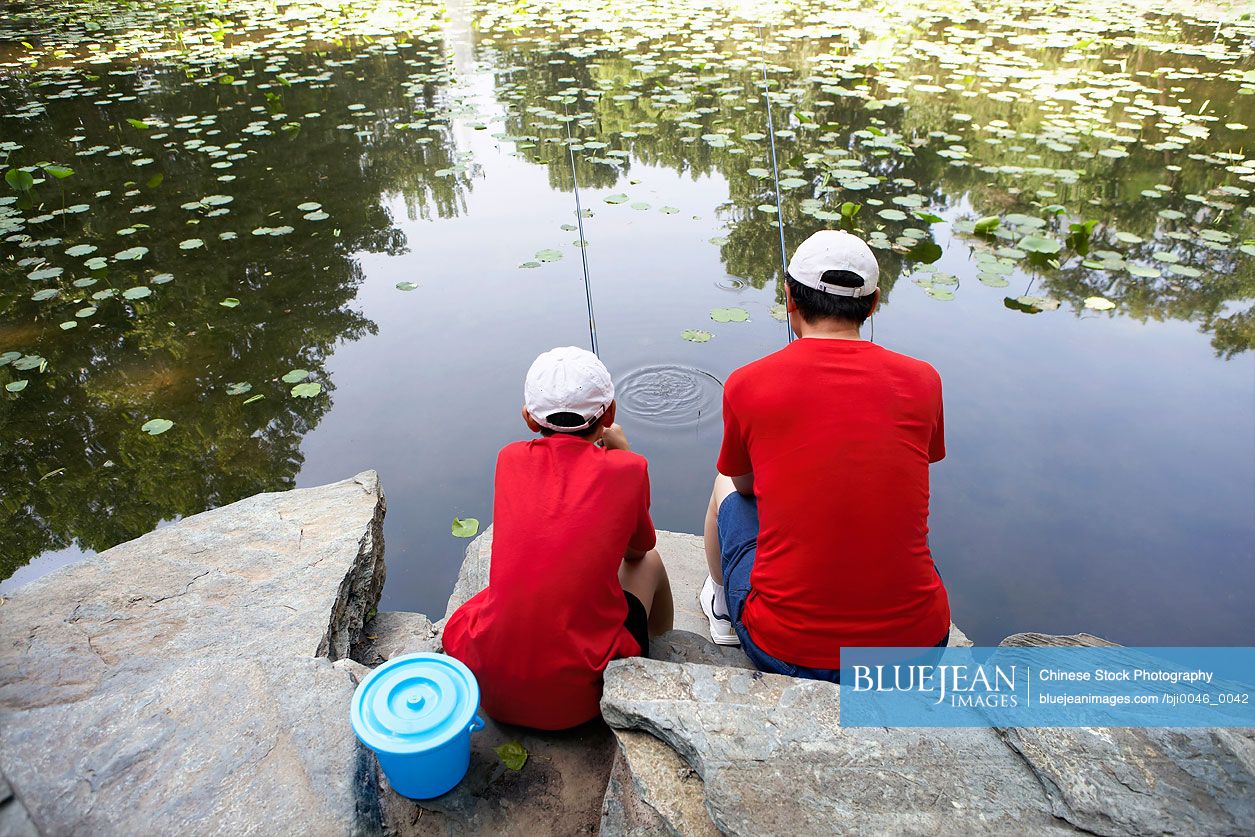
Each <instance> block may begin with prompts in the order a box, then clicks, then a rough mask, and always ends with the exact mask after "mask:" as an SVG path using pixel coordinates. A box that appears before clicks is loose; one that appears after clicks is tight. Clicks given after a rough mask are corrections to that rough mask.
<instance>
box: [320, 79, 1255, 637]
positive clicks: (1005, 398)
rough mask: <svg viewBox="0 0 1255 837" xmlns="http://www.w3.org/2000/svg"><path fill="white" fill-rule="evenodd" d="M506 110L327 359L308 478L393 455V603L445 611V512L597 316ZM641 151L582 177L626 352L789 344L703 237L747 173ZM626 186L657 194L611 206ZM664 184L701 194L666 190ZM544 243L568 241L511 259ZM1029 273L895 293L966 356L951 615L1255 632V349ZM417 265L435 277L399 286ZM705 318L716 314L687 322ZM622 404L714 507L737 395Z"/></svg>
mask: <svg viewBox="0 0 1255 837" xmlns="http://www.w3.org/2000/svg"><path fill="white" fill-rule="evenodd" d="M477 82H479V83H476V84H475V89H476V92H478V93H480V94H481V101H483V102H488V101H490V95H489V94H490V90H489V89H488V88H487V87H486V86H485V85H484V84H483V79H482V78H481V79H478V80H477ZM494 130H497V127H496V126H494V127H492V128H490V129H489V130H488V131H470V130H466V129H460V130H459V132H458V137H459V141H460V143H461V144H462V145H463V146H464V147H467V148H470V149H471V150H473V151H474V152H475V157H476V161H477V162H478V163H479V164H480V165H482V166H483V173H484V176H483V177H481V178H480V179H477V180H476V182H475V185H474V189H473V191H471V192H470V193H469V195H468V213H467V214H466V215H465V216H464V217H461V218H458V219H454V220H447V221H416V222H407V221H404V220H403V219H404V217H405V215H404V212H403V210H402V207H401V206H400V205H395V206H393V207H392V210H393V213H394V217H396V218H398V219H401V220H400V221H399V223H400V225H401V226H402V228H403V229H404V231H405V233H406V235H407V237H408V239H409V242H410V249H411V252H410V253H409V254H408V255H405V256H400V257H395V258H389V257H385V256H381V255H366V256H363V264H364V267H365V271H366V275H367V280H366V282H365V284H364V286H363V288H362V291H361V293H360V295H359V297H358V302H359V304H360V305H361V306H362V307H363V309H364V312H365V314H366V315H367V316H368V317H370V318H371V319H372V320H374V321H375V322H377V323H378V324H379V329H380V330H379V334H378V336H376V337H369V338H365V339H363V340H361V341H359V342H356V343H351V344H347V345H345V346H343V347H341V348H340V350H339V351H338V352H337V354H336V355H335V357H334V358H333V359H332V361H331V363H330V365H329V371H330V372H331V373H332V375H334V379H335V381H336V387H337V388H336V392H335V406H334V409H333V410H332V411H331V413H330V414H329V415H328V416H327V417H326V418H325V419H324V420H323V421H322V423H321V424H320V425H319V426H318V428H317V429H316V430H315V431H314V432H312V433H310V434H309V435H308V436H307V437H306V439H305V444H304V451H305V454H306V457H307V459H306V466H305V470H304V471H303V472H302V475H301V478H300V484H301V485H313V484H317V483H321V482H326V481H330V480H334V479H340V478H343V477H344V476H346V475H348V474H351V473H353V472H355V471H357V470H360V469H362V468H367V467H375V468H378V469H379V470H380V472H381V474H382V478H383V485H384V487H385V489H386V491H387V492H388V497H389V508H390V510H389V515H388V524H387V531H386V537H387V539H388V543H389V547H388V558H389V560H388V566H389V582H388V586H387V589H386V591H385V594H384V602H383V604H382V607H384V608H385V609H389V608H390V609H421V610H425V611H428V612H436V613H439V612H440V611H441V610H442V608H443V603H444V599H445V597H446V595H447V593H448V591H449V589H450V588H451V586H452V582H453V579H454V576H455V574H456V571H457V567H458V564H459V562H460V557H461V550H462V547H463V546H464V545H465V542H463V541H459V540H456V539H454V538H452V537H451V536H450V535H449V524H450V521H451V519H452V517H453V516H454V515H455V514H456V515H461V516H476V517H479V518H480V520H481V521H482V522H483V523H484V524H485V525H486V524H487V523H488V522H489V520H490V518H491V496H490V492H491V482H492V472H493V464H494V460H495V452H496V450H497V449H498V448H499V447H500V446H501V445H503V444H504V443H506V442H508V441H511V440H513V439H518V438H523V437H524V435H525V432H526V431H525V430H524V428H523V426H522V423H521V421H520V420H519V417H518V409H519V402H520V400H521V387H522V378H523V374H524V372H525V370H526V368H527V366H528V364H529V363H530V362H531V360H532V359H533V358H534V357H535V355H536V354H537V353H539V352H541V351H543V350H545V349H548V348H550V347H552V346H554V345H560V344H575V345H587V342H588V333H587V327H586V314H585V300H584V292H583V284H582V279H581V272H580V264H579V258H578V251H577V250H576V249H575V248H573V247H570V246H569V244H570V242H571V241H573V240H574V239H575V238H576V237H577V234H576V233H574V232H564V231H562V230H560V229H559V226H560V225H561V224H564V223H570V222H571V221H572V219H573V215H572V212H573V199H572V196H571V195H570V194H561V193H556V192H553V191H551V190H550V189H549V187H548V183H547V177H546V172H545V169H544V168H542V167H540V166H536V165H533V164H529V163H525V162H523V161H521V160H518V159H516V158H513V157H509V156H506V154H505V153H503V151H499V150H497V149H496V148H495V146H496V142H495V141H494V140H493V139H492V137H491V136H490V134H491V133H492V132H493V131H494ZM505 150H508V147H507V148H506V149H505ZM631 176H632V177H633V178H638V179H640V180H641V183H640V184H639V185H636V186H631V185H629V184H627V183H626V182H620V183H619V184H618V185H617V186H615V187H614V188H613V189H609V190H600V191H597V190H587V191H585V192H583V193H582V195H583V198H584V202H585V205H586V206H588V207H591V208H592V209H593V211H594V212H595V217H593V218H592V219H589V220H588V222H587V229H586V234H587V237H588V239H589V240H590V242H591V244H590V246H589V250H588V254H589V264H590V270H591V273H592V277H593V280H592V282H593V293H594V299H595V304H596V313H597V322H598V333H599V339H600V343H601V349H602V355H603V358H604V359H605V360H606V362H607V364H608V365H609V367H610V369H611V371H612V372H614V373H615V375H616V377H617V378H621V377H622V376H623V375H624V374H625V373H626V372H628V371H630V370H633V369H637V368H639V367H641V366H646V365H655V364H664V363H667V364H683V365H690V366H696V367H700V368H701V369H703V370H706V371H709V372H710V373H713V374H714V375H716V376H718V377H720V378H723V377H725V376H726V375H727V373H728V372H730V371H731V370H732V369H734V368H736V367H737V366H739V365H741V364H743V363H745V362H747V361H749V360H752V359H754V358H756V357H758V356H761V355H762V354H764V353H766V352H770V351H773V350H775V349H776V348H779V347H780V346H781V345H782V344H783V341H784V326H783V324H781V323H779V322H777V321H775V320H773V319H772V318H771V317H770V316H769V314H768V306H769V305H770V304H771V302H772V301H773V300H772V295H771V291H770V290H764V291H756V290H753V289H747V290H743V291H725V290H721V289H719V288H718V287H716V283H717V282H719V281H721V280H724V279H725V278H726V274H725V272H724V269H723V266H722V263H721V261H720V256H719V249H718V247H716V246H715V245H711V244H709V243H708V239H709V238H711V237H712V236H715V235H720V234H722V233H723V232H724V230H723V229H722V228H721V226H720V223H719V222H718V220H717V219H716V217H715V214H714V212H713V208H714V207H715V206H717V205H718V204H719V203H720V202H722V201H723V200H724V199H726V195H727V191H726V190H727V187H726V184H725V183H723V182H722V181H721V180H720V179H718V178H702V179H698V180H692V179H689V178H680V177H677V176H676V175H675V174H674V173H672V172H670V171H667V170H664V169H652V168H648V167H642V166H640V165H634V166H633V168H632V171H631ZM614 191H624V192H627V193H628V194H629V195H630V196H631V198H632V200H633V201H637V200H643V201H647V202H649V203H650V204H651V205H652V207H653V208H652V209H651V210H649V211H644V212H642V211H635V210H632V209H630V208H629V207H628V206H626V205H622V206H608V205H606V204H605V203H604V202H603V201H602V198H603V197H604V196H605V195H606V194H610V193H611V192H614ZM664 204H670V205H673V206H676V207H679V208H680V210H681V212H680V213H678V214H675V215H670V216H667V215H662V214H661V213H659V212H658V211H657V207H659V206H662V205H664ZM694 215H697V216H699V217H700V219H699V220H693V218H692V216H694ZM938 240H939V241H940V242H941V243H943V244H945V243H946V239H945V237H944V235H939V237H938ZM549 247H554V248H557V249H560V250H562V251H563V252H564V254H565V257H564V258H563V259H562V261H560V262H558V263H556V264H551V265H546V266H544V267H541V268H539V269H535V270H520V269H517V268H516V267H515V266H516V265H517V264H518V263H520V262H522V261H526V260H528V259H530V258H531V257H532V255H533V254H534V253H535V252H536V251H537V250H540V249H543V248H549ZM962 253H964V248H962V247H954V248H951V249H950V250H949V251H948V252H947V255H946V256H945V257H944V258H943V260H942V261H941V262H939V263H938V265H937V267H938V269H939V270H942V271H948V272H952V273H955V274H957V275H960V276H971V275H972V272H971V270H970V268H968V267H966V266H965V265H964V264H962V261H963V260H964V259H965V258H966V256H965V255H960V254H962ZM1009 278H1010V279H1011V280H1012V285H1011V287H1010V288H1008V289H1006V290H1003V289H994V288H988V287H985V286H983V285H980V284H978V283H976V282H974V281H971V280H969V281H966V282H965V283H964V284H963V286H962V287H961V288H959V289H958V293H957V299H956V300H955V301H953V302H939V301H936V300H933V299H931V298H929V297H927V296H926V295H925V294H924V293H923V291H922V290H921V289H919V288H916V287H914V286H913V285H911V284H910V283H909V282H908V281H905V280H903V281H901V282H899V284H898V286H897V287H896V289H895V291H894V293H893V294H892V299H891V303H890V305H889V306H888V307H887V308H885V309H884V310H883V311H882V313H881V314H880V315H879V316H878V317H877V319H876V338H877V340H878V341H879V342H881V343H883V344H885V345H886V346H888V347H890V348H893V349H896V350H899V351H903V352H906V353H908V354H912V355H915V356H917V357H922V358H925V359H927V360H929V361H930V362H931V363H933V364H934V365H935V366H936V367H937V369H938V370H939V371H940V372H941V374H942V378H943V380H944V382H945V387H946V404H947V430H948V437H949V438H948V443H949V457H948V459H947V460H946V461H945V462H943V463H941V464H940V465H938V466H936V467H935V469H934V475H933V480H934V500H933V518H932V530H933V545H934V549H935V552H936V557H937V561H938V565H939V567H940V568H941V572H942V574H943V575H944V576H945V578H946V581H947V583H948V586H949V587H950V590H951V596H952V603H953V610H954V616H955V619H956V621H957V622H958V623H959V624H960V625H961V626H962V627H963V628H964V629H965V630H967V631H968V632H969V633H970V634H971V635H972V636H973V637H974V638H976V639H977V640H979V641H982V642H996V641H997V640H998V639H1000V638H1002V637H1003V636H1004V635H1006V634H1008V633H1011V632H1013V631H1017V630H1034V629H1037V630H1047V631H1052V632H1073V631H1088V632H1093V633H1097V634H1101V635H1105V636H1108V637H1110V638H1112V639H1115V640H1118V641H1122V642H1125V643H1130V644H1138V643H1140V644H1152V643H1164V644H1172V643H1199V644H1206V643H1217V644H1223V643H1236V642H1246V641H1249V638H1250V636H1251V633H1252V630H1253V629H1255V617H1253V616H1252V615H1251V610H1250V608H1249V606H1248V604H1247V602H1246V601H1245V600H1246V599H1247V598H1248V597H1249V593H1250V592H1251V591H1252V590H1255V563H1253V562H1252V560H1251V559H1252V557H1253V556H1252V554H1251V553H1252V549H1253V548H1255V520H1253V516H1252V509H1253V508H1255V481H1253V480H1252V464H1255V375H1253V374H1252V372H1253V371H1255V358H1252V356H1251V355H1249V354H1248V355H1243V356H1240V357H1238V358H1237V359H1235V360H1232V361H1229V362H1223V361H1220V360H1217V359H1216V358H1215V356H1214V354H1213V351H1212V349H1211V347H1210V346H1209V344H1208V339H1207V337H1205V336H1203V335H1200V334H1199V333H1197V331H1196V329H1195V326H1193V325H1191V324H1187V323H1179V322H1172V323H1153V322H1152V323H1147V324H1140V323H1136V322H1132V321H1129V320H1127V319H1124V318H1122V317H1120V316H1118V315H1117V316H1114V317H1111V316H1107V315H1087V316H1085V317H1083V318H1079V319H1078V318H1077V317H1075V316H1074V315H1073V314H1072V313H1071V312H1068V311H1058V312H1051V313H1044V314H1040V315H1037V316H1027V315H1023V314H1018V313H1015V312H1011V311H1008V310H1006V309H1005V308H1004V307H1003V306H1002V297H1003V296H1004V294H1006V293H1010V292H1012V291H1014V292H1015V293H1020V292H1022V291H1021V290H1020V289H1021V288H1022V287H1023V281H1022V277H1020V276H1013V277H1009ZM400 281H415V282H418V283H419V284H420V286H421V287H420V288H419V289H418V290H415V291H413V292H410V293H403V292H401V291H398V290H396V289H395V288H394V285H395V284H396V283H397V282H400ZM723 305H741V306H743V307H745V308H746V309H747V310H748V311H749V312H750V315H751V322H749V323H740V324H738V323H731V324H716V323H712V322H711V321H710V319H709V311H710V309H711V308H712V307H717V306H723ZM687 328H704V329H707V330H709V331H712V332H714V334H715V337H714V339H713V340H712V341H711V342H709V343H707V344H692V343H687V342H685V341H683V340H681V339H680V337H679V335H680V332H681V331H683V330H684V329H687ZM626 429H627V432H628V435H629V437H630V438H631V440H632V442H633V444H634V447H635V448H636V449H637V450H638V451H639V452H641V453H643V454H645V455H646V456H648V457H649V458H650V462H651V475H652V479H653V492H654V513H655V519H656V522H657V524H658V525H659V526H660V527H664V528H669V529H678V530H681V531H690V532H695V531H698V530H699V528H700V525H701V515H702V511H703V509H704V504H705V498H706V494H707V492H708V490H709V489H708V486H709V481H710V478H711V475H712V473H713V463H714V458H715V453H716V450H717V447H718V441H719V430H720V428H719V426H718V423H717V421H713V420H706V421H703V422H702V423H700V424H699V425H697V426H695V427H694V426H692V425H688V426H686V427H684V428H683V429H681V430H675V431H668V430H666V429H665V428H660V427H656V426H651V425H646V424H643V423H640V422H638V423H637V424H636V425H633V424H632V423H630V420H629V421H628V423H627V424H626ZM816 513H819V514H822V508H820V507H817V509H816ZM665 557H666V556H664V558H665Z"/></svg>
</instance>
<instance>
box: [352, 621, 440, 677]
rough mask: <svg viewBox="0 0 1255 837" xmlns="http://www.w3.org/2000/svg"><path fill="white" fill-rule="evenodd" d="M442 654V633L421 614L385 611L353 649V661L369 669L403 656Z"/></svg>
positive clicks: (364, 631)
mask: <svg viewBox="0 0 1255 837" xmlns="http://www.w3.org/2000/svg"><path fill="white" fill-rule="evenodd" d="M439 650H440V632H439V631H438V630H437V629H436V628H435V626H433V625H432V624H431V620H430V619H428V618H427V617H426V616H424V615H423V614H421V613H409V612H406V611H395V610H385V611H382V612H381V613H378V614H376V615H375V618H374V619H371V620H370V622H368V623H367V624H366V627H365V628H364V629H363V631H362V641H361V643H360V644H359V645H358V646H355V647H354V649H353V659H355V660H357V661H358V662H360V663H363V664H365V665H368V666H372V667H373V666H377V665H379V664H380V663H382V662H384V661H385V660H391V659H392V658H393V657H400V656H401V655H403V654H417V653H419V652H422V651H439Z"/></svg>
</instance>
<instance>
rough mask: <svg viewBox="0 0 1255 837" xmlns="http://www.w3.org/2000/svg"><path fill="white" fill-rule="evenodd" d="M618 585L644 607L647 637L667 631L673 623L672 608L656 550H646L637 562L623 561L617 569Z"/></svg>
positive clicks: (669, 589)
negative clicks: (646, 616)
mask: <svg viewBox="0 0 1255 837" xmlns="http://www.w3.org/2000/svg"><path fill="white" fill-rule="evenodd" d="M619 585H620V586H621V587H623V589H624V590H626V591H628V592H629V593H631V594H632V595H633V596H635V597H636V598H637V599H639V600H640V602H641V604H643V605H644V606H645V613H647V614H648V615H649V635H650V636H658V635H659V634H663V633H666V632H667V631H669V630H671V628H672V627H673V625H674V623H675V605H674V603H673V602H672V600H671V582H670V580H668V578H667V568H666V567H664V566H663V564H662V556H661V555H659V554H658V550H656V549H651V550H649V552H646V553H645V557H644V558H642V559H640V560H639V561H628V560H624V561H623V563H622V564H620V565H619Z"/></svg>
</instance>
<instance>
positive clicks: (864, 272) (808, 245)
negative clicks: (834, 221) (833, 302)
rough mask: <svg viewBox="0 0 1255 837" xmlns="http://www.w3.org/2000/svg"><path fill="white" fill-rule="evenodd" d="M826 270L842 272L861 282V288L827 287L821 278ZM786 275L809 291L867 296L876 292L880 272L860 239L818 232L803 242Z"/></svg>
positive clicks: (874, 259) (829, 231)
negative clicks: (812, 289)
mask: <svg viewBox="0 0 1255 837" xmlns="http://www.w3.org/2000/svg"><path fill="white" fill-rule="evenodd" d="M829 270H845V271H849V272H850V273H853V274H854V275H855V276H858V277H859V278H860V279H862V280H863V284H862V286H861V287H857V288H849V287H846V286H844V285H830V284H828V283H827V282H824V281H823V279H822V277H823V275H824V274H825V273H827V272H828V271H829ZM789 275H790V276H792V277H793V278H794V280H796V281H798V282H801V283H802V284H803V285H805V286H806V287H808V288H815V289H816V290H820V291H823V292H824V293H829V294H836V295H838V296H867V295H868V294H870V293H871V292H872V291H874V290H876V281H877V279H878V278H879V277H880V268H879V266H877V264H876V256H875V255H874V254H873V253H872V248H870V247H868V246H867V243H866V242H865V241H863V239H861V238H859V237H858V236H856V235H851V234H850V233H848V232H844V231H842V230H820V231H819V232H817V233H815V234H814V235H812V236H811V237H810V238H808V239H806V240H805V241H803V242H802V244H801V246H800V247H798V248H797V249H796V250H795V251H793V258H792V259H790V260H789Z"/></svg>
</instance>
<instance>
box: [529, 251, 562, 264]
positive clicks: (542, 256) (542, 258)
mask: <svg viewBox="0 0 1255 837" xmlns="http://www.w3.org/2000/svg"><path fill="white" fill-rule="evenodd" d="M561 258H562V251H561V250H537V251H536V256H535V259H536V261H538V262H542V263H547V262H556V261H558V260H559V259H561Z"/></svg>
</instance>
